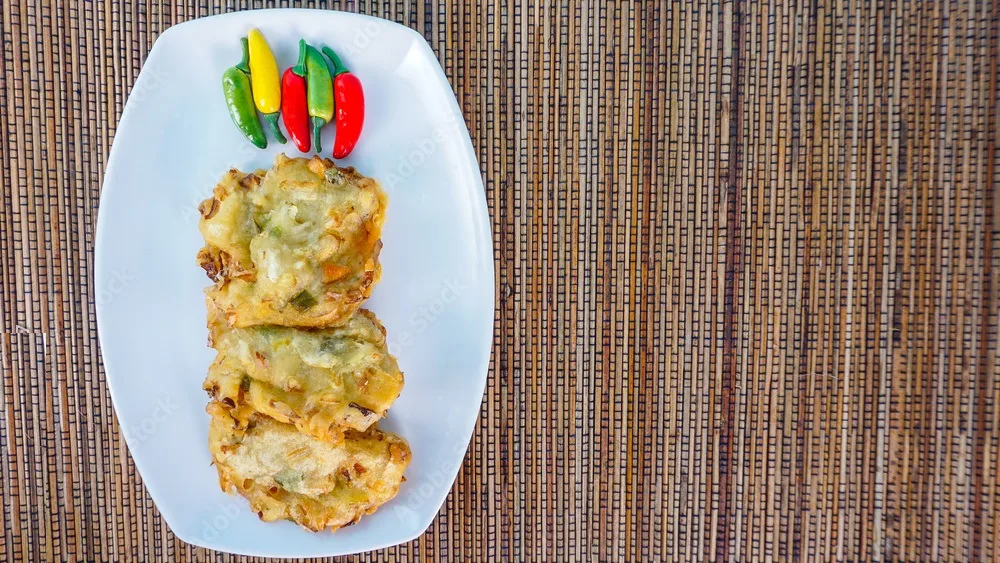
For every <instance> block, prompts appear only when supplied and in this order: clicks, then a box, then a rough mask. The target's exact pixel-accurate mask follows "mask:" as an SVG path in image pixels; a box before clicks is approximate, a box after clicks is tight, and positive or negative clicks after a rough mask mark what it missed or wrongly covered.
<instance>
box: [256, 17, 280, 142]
mask: <svg viewBox="0 0 1000 563" xmlns="http://www.w3.org/2000/svg"><path fill="white" fill-rule="evenodd" d="M247 40H248V41H249V42H250V83H251V86H252V87H253V101H254V104H256V105H257V109H258V110H259V111H260V112H261V113H262V114H264V120H265V121H267V123H268V124H269V125H270V126H271V132H272V133H274V138H275V139H277V141H278V142H279V143H284V142H285V136H284V135H283V134H282V133H281V128H280V127H278V112H280V111H281V79H280V78H279V77H278V63H277V62H276V61H275V60H274V54H272V53H271V48H270V47H269V46H268V45H267V40H266V39H264V35H263V34H261V32H260V31H259V30H257V29H251V30H250V33H248V34H247Z"/></svg>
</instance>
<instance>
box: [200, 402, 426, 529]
mask: <svg viewBox="0 0 1000 563" xmlns="http://www.w3.org/2000/svg"><path fill="white" fill-rule="evenodd" d="M207 410H208V412H209V414H211V415H212V420H211V425H210V427H209V448H210V449H211V451H212V458H213V460H214V462H215V466H216V468H217V469H218V471H219V484H220V485H221V486H222V490H224V491H230V490H232V489H234V488H235V489H236V491H237V492H239V493H240V494H241V495H243V496H244V497H246V498H247V500H249V501H250V506H251V507H252V508H253V510H254V511H255V512H256V513H257V515H258V516H259V517H260V518H261V519H262V520H264V521H268V522H270V521H273V520H281V519H288V520H293V521H295V522H297V523H299V524H300V525H302V526H303V527H305V528H308V529H310V530H313V531H317V532H318V531H320V530H323V529H331V530H337V529H338V528H341V527H343V526H347V525H350V524H353V523H355V522H357V521H358V520H359V519H360V518H361V517H362V516H364V515H366V514H371V513H372V512H374V511H375V509H377V508H378V507H379V506H381V505H382V504H385V503H386V502H388V501H389V500H390V499H392V498H393V497H394V496H396V493H397V492H398V491H399V485H400V483H402V482H403V481H404V477H403V471H404V470H405V469H406V466H407V465H409V463H410V448H409V446H408V445H407V444H406V441H405V440H403V439H402V438H400V437H399V436H396V435H394V434H390V433H387V432H382V431H381V430H379V429H378V428H376V427H372V428H370V429H368V430H367V431H366V432H354V431H349V432H348V433H347V435H346V437H345V440H344V441H343V442H341V444H340V445H336V446H335V445H332V444H329V443H327V442H323V441H320V440H317V439H315V438H311V437H309V436H306V435H304V434H302V433H300V432H298V431H297V430H296V429H295V427H294V426H291V425H289V424H282V423H280V422H277V421H275V420H273V419H270V418H268V417H266V416H263V415H259V414H258V415H254V416H252V417H250V419H249V420H247V421H246V423H245V424H242V423H240V422H239V421H237V420H236V419H234V418H232V417H231V416H230V415H229V409H228V408H226V407H224V406H222V405H221V404H220V403H218V402H214V401H213V402H212V403H210V404H209V406H208V409H207Z"/></svg>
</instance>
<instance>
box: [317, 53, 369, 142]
mask: <svg viewBox="0 0 1000 563" xmlns="http://www.w3.org/2000/svg"><path fill="white" fill-rule="evenodd" d="M323 52H324V53H325V54H326V56H327V57H330V61H331V62H333V98H334V100H335V101H336V108H337V111H336V115H337V137H336V139H335V140H334V142H333V158H347V155H349V154H351V151H352V150H354V145H356V144H357V143H358V138H359V137H360V136H361V128H362V127H364V124H365V93H364V90H363V89H362V88H361V81H360V80H358V77H357V76H355V75H354V74H352V73H351V71H349V70H347V67H345V66H344V64H343V63H342V62H340V57H338V56H337V53H335V52H334V51H333V49H331V48H329V47H323Z"/></svg>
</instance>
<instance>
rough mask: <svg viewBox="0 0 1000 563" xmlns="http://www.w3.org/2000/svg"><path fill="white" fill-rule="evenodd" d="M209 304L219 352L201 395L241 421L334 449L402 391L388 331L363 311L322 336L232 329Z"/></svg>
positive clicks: (318, 333) (321, 332)
mask: <svg viewBox="0 0 1000 563" xmlns="http://www.w3.org/2000/svg"><path fill="white" fill-rule="evenodd" d="M213 309H214V307H213V305H212V304H211V303H209V330H210V334H211V338H212V345H213V346H214V347H215V349H216V350H217V351H218V355H217V356H216V358H215V361H214V362H213V363H212V365H211V366H210V367H209V368H208V378H207V379H206V380H205V389H206V390H207V391H208V392H209V394H210V395H212V397H213V398H215V399H216V400H217V401H220V402H221V403H222V404H224V405H226V406H228V407H229V408H230V409H231V413H232V415H233V416H235V417H236V418H238V419H240V420H244V421H245V420H246V418H247V417H248V416H250V415H252V413H254V412H261V413H263V414H266V415H267V416H270V417H271V418H274V419H277V420H279V421H281V422H286V423H290V424H294V425H295V426H296V427H297V428H298V429H299V430H300V431H302V432H304V433H306V434H309V435H311V436H314V437H317V438H320V439H323V440H327V441H329V442H331V443H337V442H338V441H339V440H340V439H341V438H342V437H343V432H344V430H348V429H353V430H366V429H367V428H368V427H369V426H371V425H372V424H373V423H374V422H375V421H376V420H378V419H379V418H381V417H382V416H384V415H385V412H386V410H387V409H388V408H389V406H390V405H392V403H393V401H395V400H396V397H398V396H399V392H400V391H401V390H402V388H403V374H402V372H400V371H399V365H398V364H397V363H396V358H394V357H393V356H392V354H390V353H389V349H388V348H387V346H386V340H385V328H383V327H382V325H381V324H380V323H379V322H378V319H377V318H375V315H374V314H373V313H371V312H370V311H366V310H361V311H358V312H357V313H356V314H354V315H353V316H352V317H351V318H350V319H348V320H347V322H346V323H345V324H343V325H340V326H338V327H333V328H325V329H294V328H286V327H276V326H257V327H249V328H230V327H229V325H228V324H227V323H226V321H225V319H223V318H222V316H221V314H218V313H213Z"/></svg>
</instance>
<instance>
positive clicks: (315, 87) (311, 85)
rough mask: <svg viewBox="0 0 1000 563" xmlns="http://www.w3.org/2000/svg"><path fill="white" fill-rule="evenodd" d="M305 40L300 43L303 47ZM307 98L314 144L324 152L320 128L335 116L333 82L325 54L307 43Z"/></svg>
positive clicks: (317, 149) (319, 150) (318, 149)
mask: <svg viewBox="0 0 1000 563" xmlns="http://www.w3.org/2000/svg"><path fill="white" fill-rule="evenodd" d="M303 44H305V41H302V42H301V43H299V46H300V47H301V46H302V45H303ZM305 48H306V100H307V102H308V106H309V117H310V118H311V121H312V128H313V146H314V147H316V152H322V150H323V145H322V142H321V140H320V129H322V128H323V126H324V125H326V124H327V123H328V122H329V121H330V118H331V117H333V83H332V82H331V78H330V69H329V68H327V67H326V61H325V60H324V59H323V55H321V54H320V52H319V51H318V50H317V49H316V47H313V46H312V45H306V46H305Z"/></svg>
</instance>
